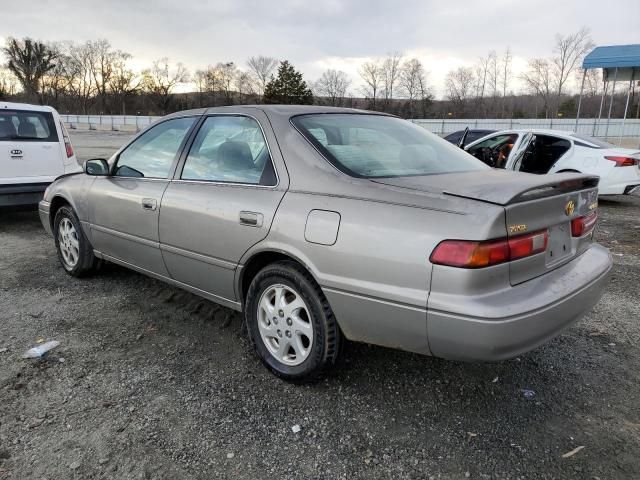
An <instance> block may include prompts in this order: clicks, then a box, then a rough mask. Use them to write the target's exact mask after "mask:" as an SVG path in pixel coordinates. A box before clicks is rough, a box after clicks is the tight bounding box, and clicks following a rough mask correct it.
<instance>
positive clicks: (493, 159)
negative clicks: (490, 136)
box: [480, 147, 500, 167]
mask: <svg viewBox="0 0 640 480" xmlns="http://www.w3.org/2000/svg"><path fill="white" fill-rule="evenodd" d="M480 153H481V155H482V158H480V160H482V161H483V162H484V163H486V164H487V165H489V166H490V167H495V166H496V164H497V162H498V157H499V155H500V149H496V148H491V147H484V148H482V150H480Z"/></svg>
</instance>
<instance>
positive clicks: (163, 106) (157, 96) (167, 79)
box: [142, 57, 189, 113]
mask: <svg viewBox="0 0 640 480" xmlns="http://www.w3.org/2000/svg"><path fill="white" fill-rule="evenodd" d="M188 79H189V73H188V71H187V69H186V68H185V67H184V65H183V64H182V63H177V64H176V65H175V66H174V67H173V68H172V67H170V65H169V59H168V58H166V57H164V58H161V59H159V60H156V61H154V62H153V65H152V66H151V68H148V69H146V70H144V71H143V72H142V88H143V90H144V92H145V93H147V94H149V96H151V98H152V99H153V100H154V102H155V104H156V105H157V106H158V108H159V109H160V111H161V112H162V113H166V112H167V111H168V110H169V107H170V105H171V98H172V97H171V95H172V94H173V92H174V90H175V88H176V87H177V86H178V85H179V84H181V83H184V82H186V81H188Z"/></svg>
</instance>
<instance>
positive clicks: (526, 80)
mask: <svg viewBox="0 0 640 480" xmlns="http://www.w3.org/2000/svg"><path fill="white" fill-rule="evenodd" d="M593 46H594V44H593V42H592V40H591V36H590V32H589V30H588V29H586V28H582V29H580V30H579V31H578V32H575V33H571V34H568V35H560V34H558V35H556V38H555V46H554V48H553V52H551V55H550V56H548V57H541V58H533V59H530V60H529V61H528V65H527V68H526V70H525V71H524V72H522V73H521V74H519V75H516V74H515V73H514V72H513V52H512V51H511V49H510V48H509V47H507V48H506V49H505V50H504V51H502V52H500V53H498V52H496V51H490V52H488V53H487V55H486V56H483V57H481V58H479V59H478V60H477V62H476V63H475V64H474V65H472V66H462V67H458V68H456V69H454V70H451V71H449V72H448V73H447V75H446V78H445V82H444V87H445V99H443V100H437V101H436V100H435V99H434V95H433V87H432V85H431V84H430V82H429V72H428V70H427V69H426V68H425V66H424V65H423V63H422V62H421V60H420V59H418V58H413V57H409V58H407V57H405V56H404V55H403V54H402V53H401V52H394V53H390V54H389V55H387V56H386V57H384V58H378V59H373V60H369V61H366V62H364V63H363V64H362V65H361V66H360V68H359V70H358V74H359V84H357V85H353V84H352V80H351V79H350V78H349V76H348V75H347V74H346V73H345V72H343V71H340V70H335V69H328V70H326V71H325V72H323V73H322V74H321V76H320V78H318V79H317V80H315V81H313V82H307V81H306V80H305V79H304V78H303V75H302V73H301V72H299V71H298V70H296V68H295V67H294V66H293V65H292V64H291V63H289V62H288V61H287V60H279V59H277V58H275V57H269V56H251V57H249V58H248V59H246V61H245V63H244V64H243V65H239V64H236V63H235V62H232V61H228V62H219V63H216V64H212V65H209V66H207V67H205V68H202V69H197V70H195V71H194V72H189V70H188V69H187V68H186V67H185V66H184V65H183V64H181V63H173V62H170V61H169V59H168V58H160V59H157V60H154V61H153V62H151V66H150V67H148V68H146V69H143V70H141V71H135V70H134V69H133V68H131V66H130V63H131V62H130V60H131V59H132V56H131V55H130V54H129V53H127V52H124V51H121V50H118V49H115V48H113V47H112V46H111V44H110V42H109V41H108V40H104V39H101V40H96V41H86V42H84V43H76V42H57V43H43V42H40V41H37V40H33V39H31V38H24V39H16V38H8V39H7V40H6V44H5V46H4V48H2V50H1V51H2V54H3V56H4V57H5V59H6V64H5V65H2V64H0V99H11V100H17V101H26V102H31V103H42V104H48V105H52V106H54V107H56V108H57V109H58V110H59V111H61V112H69V113H80V114H89V113H93V114H144V115H147V114H166V113H169V112H171V111H175V110H182V109H187V108H197V107H201V106H219V105H233V104H247V103H298V104H311V103H315V104H323V105H332V106H348V107H357V108H367V109H372V110H379V111H384V112H389V113H394V114H397V115H400V116H403V117H408V118H434V117H435V118H446V117H456V118H516V117H547V118H548V117H556V116H563V115H565V116H571V115H575V109H576V98H575V97H576V95H575V93H573V92H572V91H571V90H570V88H569V84H571V83H579V82H581V81H582V73H583V72H582V70H581V69H580V65H581V63H582V59H583V58H584V55H585V54H586V53H588V52H589V51H590V50H591V49H592V48H593ZM599 75H600V72H599V71H597V70H590V71H588V72H587V75H586V77H585V100H584V101H583V110H582V114H583V115H584V116H595V115H596V114H597V110H598V107H599V103H598V101H596V97H597V96H598V95H599V94H600V93H601V92H602V87H601V84H602V82H601V80H600V77H599ZM516 81H519V82H516ZM516 83H519V84H520V85H521V87H520V88H519V90H520V91H519V92H517V93H516ZM187 87H190V88H187ZM635 89H636V85H634V86H633V101H632V103H631V105H632V106H633V105H634V102H635V103H637V104H638V105H637V107H636V108H637V110H638V111H637V112H636V116H638V114H639V113H640V101H638V100H640V99H636V96H637V95H636V92H635ZM185 90H189V91H185ZM618 103H620V102H618ZM618 108H620V107H618ZM614 113H618V112H617V111H615V110H614ZM632 114H633V113H632Z"/></svg>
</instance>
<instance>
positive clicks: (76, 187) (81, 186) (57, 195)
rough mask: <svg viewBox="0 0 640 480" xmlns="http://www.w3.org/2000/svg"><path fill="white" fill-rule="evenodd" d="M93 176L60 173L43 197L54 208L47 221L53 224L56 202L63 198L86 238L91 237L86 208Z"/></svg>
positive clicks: (87, 209)
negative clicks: (76, 217)
mask: <svg viewBox="0 0 640 480" xmlns="http://www.w3.org/2000/svg"><path fill="white" fill-rule="evenodd" d="M94 180H95V177H90V176H89V175H85V174H82V173H73V174H67V175H61V176H60V177H58V178H57V179H56V180H55V181H54V182H53V183H52V184H51V185H49V187H48V188H47V191H46V193H45V197H44V199H43V201H44V202H47V203H49V204H50V205H51V206H52V207H54V210H51V211H50V218H49V221H50V223H51V225H52V226H53V219H54V217H55V211H56V210H57V208H59V205H58V202H59V201H60V200H63V201H64V202H65V203H68V204H69V205H71V208H73V211H74V212H75V213H76V215H77V216H78V219H79V220H80V224H81V225H82V229H83V230H84V233H85V235H86V236H87V238H89V239H90V238H91V232H90V229H89V208H88V198H87V197H88V195H87V194H88V192H89V190H90V188H91V185H92V184H93V181H94Z"/></svg>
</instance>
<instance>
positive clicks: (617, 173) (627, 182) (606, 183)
mask: <svg viewBox="0 0 640 480" xmlns="http://www.w3.org/2000/svg"><path fill="white" fill-rule="evenodd" d="M638 186H640V168H638V166H630V167H614V168H612V169H611V170H610V172H609V173H608V174H607V175H605V176H603V178H601V179H600V183H599V184H598V195H628V194H629V193H631V191H632V190H633V189H634V188H637V187H638Z"/></svg>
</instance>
